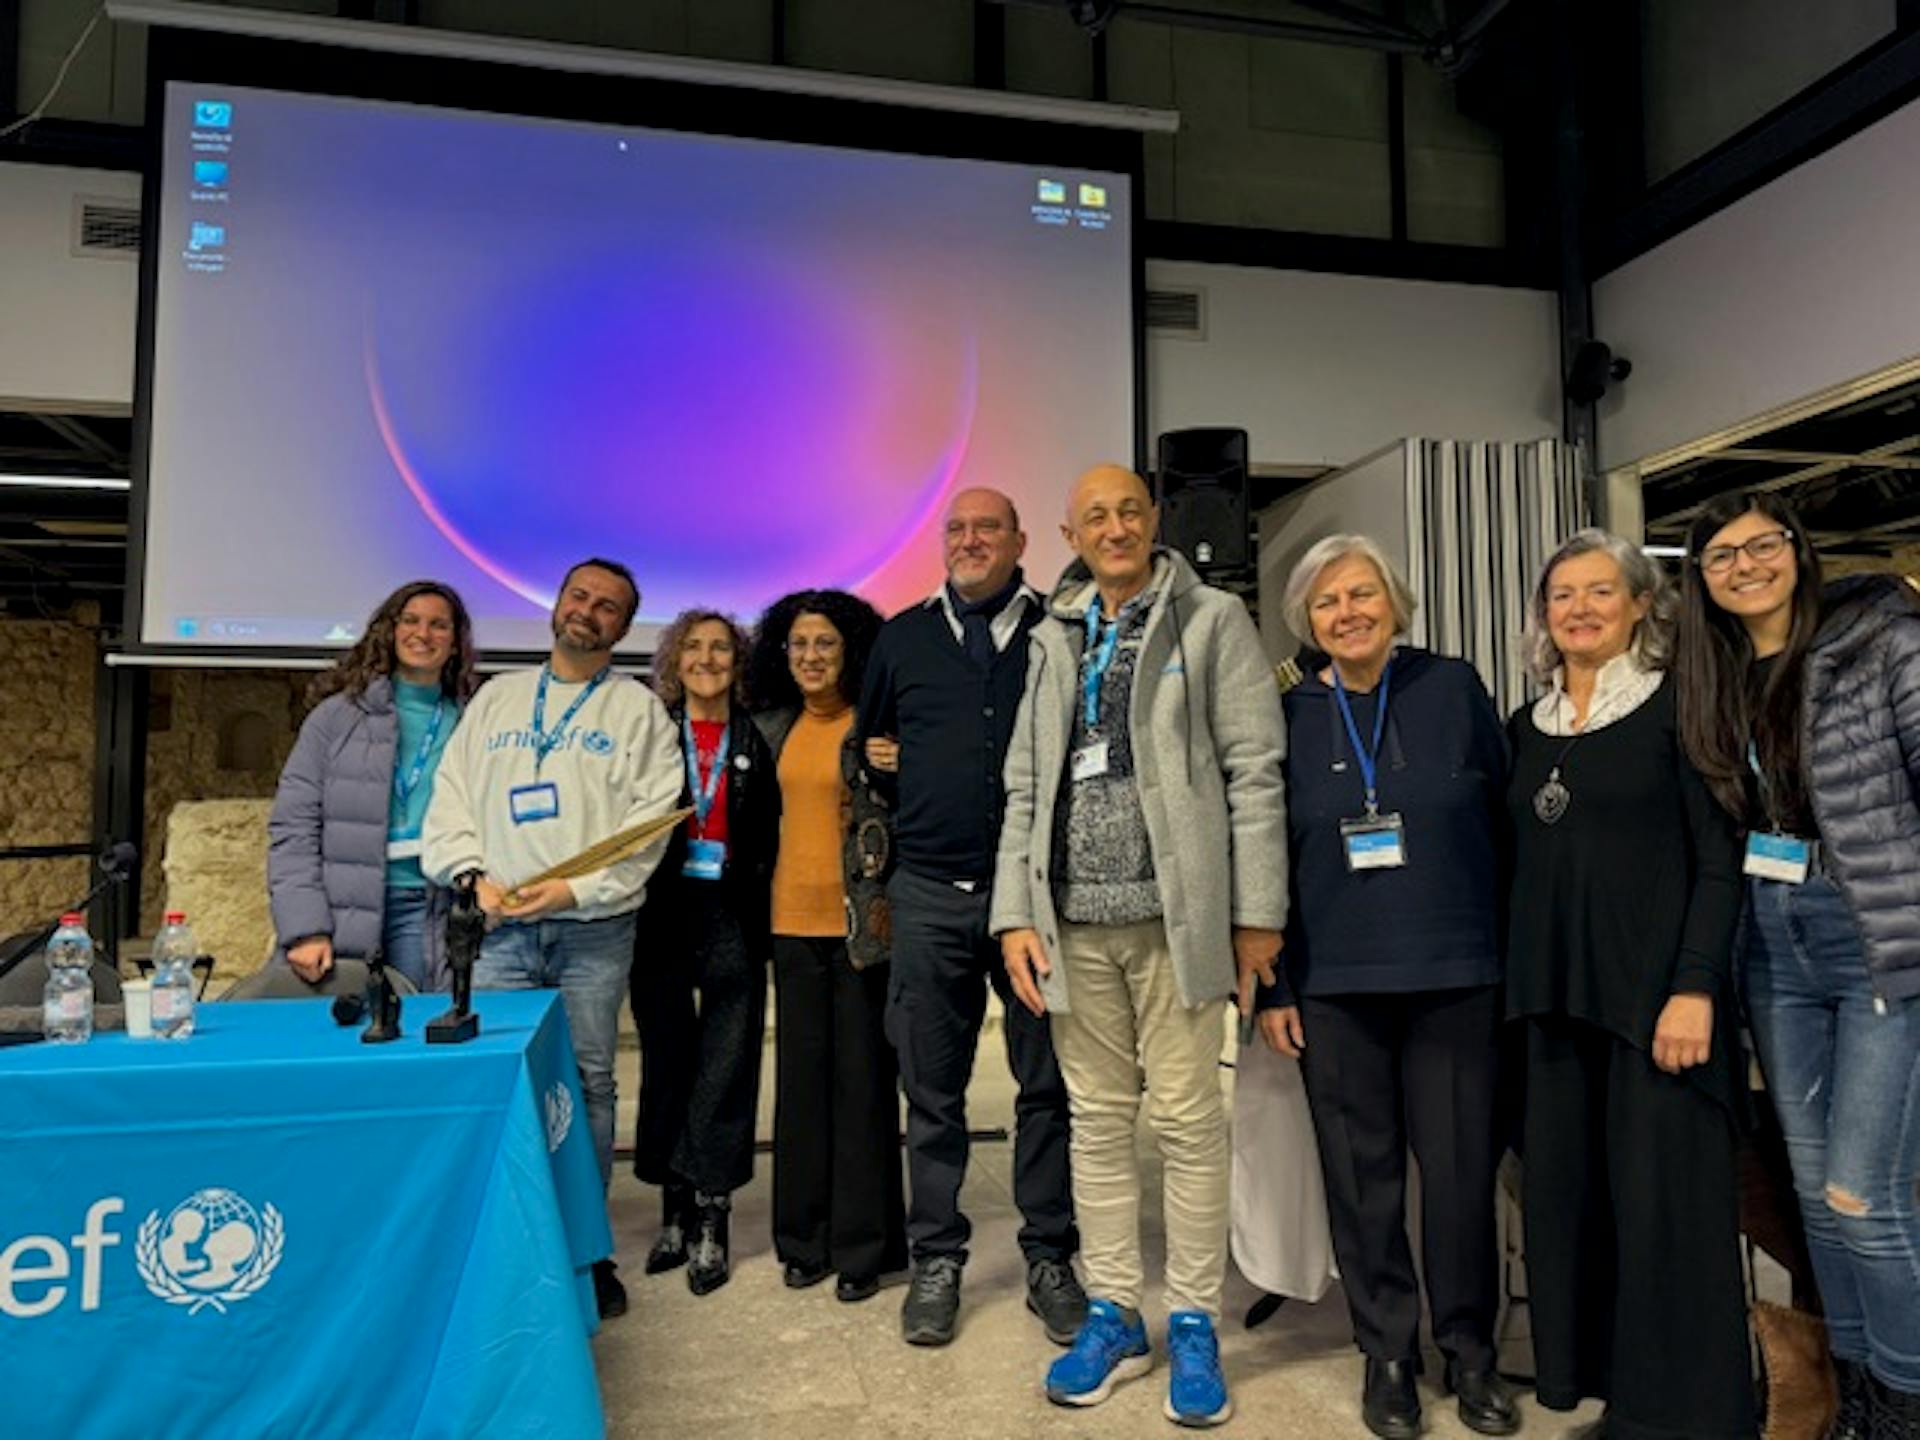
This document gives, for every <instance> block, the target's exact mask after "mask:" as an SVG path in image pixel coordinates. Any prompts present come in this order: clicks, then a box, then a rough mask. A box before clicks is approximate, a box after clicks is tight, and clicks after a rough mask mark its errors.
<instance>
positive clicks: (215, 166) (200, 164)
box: [193, 160, 227, 190]
mask: <svg viewBox="0 0 1920 1440" xmlns="http://www.w3.org/2000/svg"><path fill="white" fill-rule="evenodd" d="M193 183H194V184H195V185H198V186H200V187H201V188H202V189H204V190H217V189H220V188H222V187H224V186H225V185H226V183H227V162H226V161H224V160H196V161H194V162H193Z"/></svg>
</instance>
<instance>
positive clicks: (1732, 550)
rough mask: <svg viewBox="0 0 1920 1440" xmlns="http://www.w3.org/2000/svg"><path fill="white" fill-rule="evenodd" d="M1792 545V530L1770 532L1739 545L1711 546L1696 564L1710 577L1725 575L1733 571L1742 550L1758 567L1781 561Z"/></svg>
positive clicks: (1702, 552) (1701, 553) (1702, 553)
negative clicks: (1772, 561)
mask: <svg viewBox="0 0 1920 1440" xmlns="http://www.w3.org/2000/svg"><path fill="white" fill-rule="evenodd" d="M1791 544H1793V532H1792V531H1791V530H1768V531H1765V532H1764V533H1762V534H1759V535H1755V536H1754V537H1753V538H1752V539H1750V540H1745V541H1743V542H1741V543H1740V544H1738V545H1709V546H1708V547H1707V548H1706V549H1704V550H1702V551H1701V552H1700V557H1699V559H1698V560H1697V561H1696V562H1695V563H1697V564H1698V565H1699V566H1700V568H1701V569H1702V570H1704V571H1706V572H1707V574H1709V575H1724V574H1726V573H1727V571H1729V570H1731V569H1733V567H1734V563H1735V562H1736V561H1737V560H1738V559H1739V558H1740V552H1741V551H1742V550H1744V551H1746V552H1747V558H1748V559H1749V560H1751V561H1753V562H1754V563H1755V564H1757V565H1764V564H1766V563H1767V561H1769V560H1777V559H1779V558H1780V555H1781V553H1782V552H1783V551H1785V550H1786V548H1787V547H1788V546H1789V545H1791Z"/></svg>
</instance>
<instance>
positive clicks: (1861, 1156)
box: [1744, 875, 1920, 1392]
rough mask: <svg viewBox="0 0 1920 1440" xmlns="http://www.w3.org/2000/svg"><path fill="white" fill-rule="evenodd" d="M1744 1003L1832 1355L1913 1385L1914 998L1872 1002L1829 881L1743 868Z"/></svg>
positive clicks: (1918, 1088)
mask: <svg viewBox="0 0 1920 1440" xmlns="http://www.w3.org/2000/svg"><path fill="white" fill-rule="evenodd" d="M1744 961H1745V971H1746V991H1747V1008H1748V1012H1749V1014H1750V1016H1751V1019H1752V1022H1753V1034H1754V1041H1755V1043H1756V1044H1757V1045H1758V1046H1759V1049H1760V1063H1761V1065H1762V1067H1763V1068H1764V1069H1765V1070H1766V1073H1767V1088H1768V1089H1769V1090H1770V1091H1771V1092H1772V1094H1773V1103H1774V1108H1775V1110H1776V1111H1777V1112H1778V1113H1779V1116H1780V1129H1781V1131H1782V1133H1783V1134H1784V1135H1785V1136H1786V1141H1787V1155H1788V1158H1789V1159H1790V1160H1791V1161H1792V1164H1793V1184H1794V1189H1795V1191H1796V1192H1797V1193H1798V1195H1799V1198H1800V1214H1801V1217H1802V1219H1803V1220H1804V1221H1805V1222H1806V1227H1807V1247H1808V1249H1809V1251H1810V1252H1811V1253H1812V1256H1813V1271H1814V1276H1815V1278H1816V1279H1817V1280H1818V1281H1819V1284H1820V1300H1821V1303H1822V1304H1823V1305H1824V1306H1825V1307H1826V1312H1827V1335H1828V1339H1829V1342H1830V1344H1831V1345H1832V1347H1833V1353H1834V1354H1835V1355H1836V1356H1838V1357H1839V1358H1841V1359H1842V1360H1851V1361H1854V1362H1855V1363H1857V1364H1862V1365H1866V1366H1868V1367H1869V1368H1870V1369H1871V1370H1872V1372H1873V1374H1874V1375H1875V1376H1876V1377H1877V1378H1878V1379H1879V1380H1880V1381H1881V1383H1883V1384H1885V1385H1888V1386H1890V1387H1892V1388H1893V1389H1895V1390H1901V1391H1908V1392H1920V1219H1917V1218H1916V1215H1915V1208H1914V1179H1915V1171H1916V1168H1920V1000H1905V1001H1902V1000H1893V1001H1888V1002H1887V1007H1886V1013H1884V1014H1880V1013H1877V1012H1876V1010H1875V1008H1874V999H1873V989H1872V985H1871V982H1870V980H1869V978H1868V973H1867V960H1866V952H1865V951H1864V949H1863V948H1862V945H1861V940H1860V927H1859V926H1858V924H1857V923H1856V922H1855V920H1854V917H1853V912H1852V911H1851V910H1850V909H1849V908H1848V907H1847V902H1846V900H1845V898H1844V897H1843V896H1842V895H1841V894H1840V891H1839V890H1838V888H1837V887H1836V886H1835V885H1834V883H1833V882H1832V881H1831V880H1829V879H1827V878H1826V877H1824V876H1820V875H1815V876H1813V877H1812V878H1810V879H1809V880H1808V881H1807V882H1806V883H1805V884H1804V885H1786V884H1781V883H1779V882H1777V881H1772V880H1759V879H1755V878H1752V877H1749V878H1748V880H1747V925H1746V944H1745V955H1744Z"/></svg>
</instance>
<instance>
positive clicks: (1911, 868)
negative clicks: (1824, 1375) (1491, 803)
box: [1677, 492, 1920, 1440]
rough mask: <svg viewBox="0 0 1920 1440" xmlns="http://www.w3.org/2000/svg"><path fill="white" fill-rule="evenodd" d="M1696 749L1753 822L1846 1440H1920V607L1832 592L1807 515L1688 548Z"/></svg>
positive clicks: (1764, 508)
mask: <svg viewBox="0 0 1920 1440" xmlns="http://www.w3.org/2000/svg"><path fill="white" fill-rule="evenodd" d="M1687 557H1688V559H1687V565H1686V572H1685V576H1684V579H1683V582H1682V588H1683V603H1682V608H1681V622H1680V643H1679V655H1678V665H1677V670H1678V676H1679V690H1678V700H1679V715H1680V725H1681V735H1682V740H1683V742H1684V744H1685V746H1686V748H1687V751H1688V753H1689V755H1690V756H1691V757H1692V759H1693V761H1694V764H1695V765H1696V766H1697V767H1698V768H1699V770H1700V772H1701V774H1702V775H1703V776H1704V777H1705V778H1706V780H1707V783H1708V785H1709V786H1710V787H1711V789H1712V791H1713V794H1714V796H1715V798H1716V799H1717V800H1718V801H1719V803H1720V804H1721V806H1722V807H1724V808H1725V809H1726V810H1727V812H1728V813H1729V814H1731V815H1732V816H1733V817H1734V818H1735V819H1736V820H1737V821H1739V822H1740V823H1741V824H1742V825H1743V826H1744V827H1745V828H1746V831H1747V840H1746V859H1745V889H1746V905H1745V916H1744V924H1743V927H1742V937H1743V938H1742V941H1741V944H1740V947H1739V950H1740V954H1739V958H1740V961H1741V970H1742V980H1743V984H1744V989H1745V994H1746V1002H1747V1011H1748V1016H1749V1019H1750V1022H1751V1024H1752V1028H1753V1034H1754V1040H1755V1043H1756V1045H1757V1047H1758V1049H1759V1052H1760V1060H1761V1065H1762V1068H1763V1069H1764V1070H1765V1072H1766V1076H1767V1084H1768V1088H1769V1090H1770V1091H1771V1092H1772V1096H1773V1104H1774V1107H1775V1110H1776V1112H1777V1114H1778V1115H1779V1118H1780V1126H1781V1130H1782V1132H1783V1133H1784V1134H1785V1137H1786V1142H1787V1152H1788V1156H1789V1158H1790V1160H1791V1162H1792V1167H1793V1175H1794V1188H1795V1190H1796V1191H1797V1193H1798V1196H1799V1200H1800V1210H1801V1216H1802V1218H1803V1219H1804V1221H1805V1223H1806V1230H1807V1240H1808V1245H1809V1248H1810V1250H1811V1253H1812V1258H1813V1268H1814V1274H1815V1276H1816V1278H1817V1279H1818V1282H1819V1288H1820V1298H1821V1301H1822V1303H1823V1305H1824V1307H1825V1310H1826V1316H1827V1333H1828V1343H1829V1345H1830V1346H1831V1348H1832V1351H1833V1356H1834V1361H1835V1369H1836V1372H1837V1374H1838V1377H1839V1382H1840V1413H1839V1417H1838V1419H1837V1421H1836V1423H1835V1426H1834V1428H1833V1429H1832V1430H1831V1431H1830V1432H1829V1434H1831V1435H1833V1436H1835V1437H1841V1440H1858V1437H1865V1436H1870V1437H1874V1440H1879V1437H1883V1436H1889V1437H1890V1436H1920V1215H1916V1211H1915V1203H1914V1187H1915V1180H1916V1172H1920V999H1916V998H1915V997H1916V996H1920V604H1916V598H1915V595H1914V592H1913V590H1912V589H1911V588H1910V587H1909V586H1908V585H1906V584H1904V583H1903V582H1901V581H1900V580H1899V579H1897V578H1894V577H1892V576H1885V575H1860V576H1853V577H1849V578H1846V579H1841V580H1835V581H1832V582H1829V583H1827V584H1825V585H1823V584H1822V583H1821V575H1820V560H1819V557H1818V556H1817V555H1816V554H1815V552H1814V549H1813V546H1812V545H1811V543H1810V542H1809V541H1808V538H1807V533H1806V530H1805V528H1804V527H1803V526H1802V524H1801V523H1800V520H1799V517H1798V516H1797V515H1795V513H1794V511H1793V510H1792V508H1791V507H1790V506H1789V505H1788V504H1787V503H1786V502H1785V501H1783V500H1781V499H1779V498H1778V497H1777V496H1775V495H1772V494H1769V493H1763V492H1756V493H1753V494H1751V495H1732V496H1726V497H1723V498H1721V499H1718V500H1715V501H1714V502H1713V503H1711V504H1710V505H1708V506H1707V507H1706V509H1705V510H1703V511H1702V512H1701V514H1700V515H1699V517H1698V518H1697V519H1695V521H1694V522H1693V525H1692V526H1691V528H1690V529H1689V531H1688V535H1687Z"/></svg>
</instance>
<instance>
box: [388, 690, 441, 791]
mask: <svg viewBox="0 0 1920 1440" xmlns="http://www.w3.org/2000/svg"><path fill="white" fill-rule="evenodd" d="M445 714H446V700H445V698H444V697H439V698H436V699H435V700H434V702H433V723H432V724H430V725H429V726H427V733H426V734H425V735H424V736H422V737H421V739H420V750H419V753H418V754H416V755H415V756H414V757H413V764H411V765H409V766H408V767H407V773H406V774H405V776H402V775H401V774H400V772H399V771H397V770H396V771H395V772H394V775H393V797H394V799H396V800H398V801H399V802H400V806H401V808H402V809H405V808H406V804H407V801H408V799H409V798H411V796H412V795H413V792H414V788H415V787H416V786H418V785H419V783H420V777H421V776H422V775H424V774H426V773H427V761H429V760H431V759H432V758H433V742H434V741H436V740H438V739H439V738H440V720H441V717H442V716H443V715H445Z"/></svg>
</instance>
